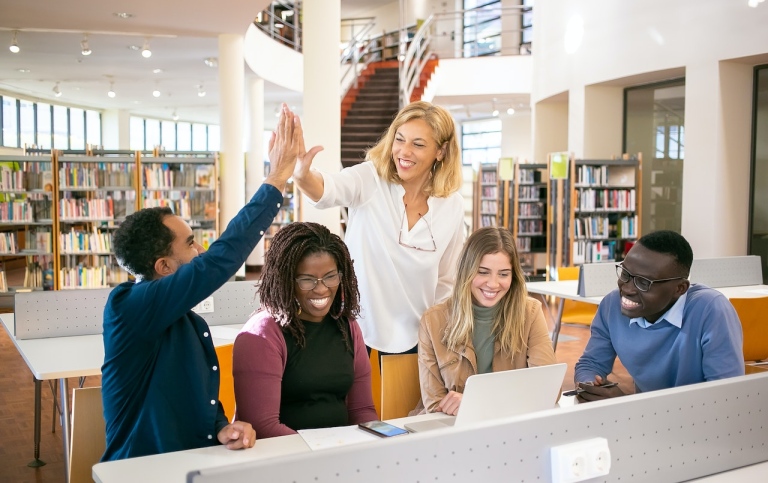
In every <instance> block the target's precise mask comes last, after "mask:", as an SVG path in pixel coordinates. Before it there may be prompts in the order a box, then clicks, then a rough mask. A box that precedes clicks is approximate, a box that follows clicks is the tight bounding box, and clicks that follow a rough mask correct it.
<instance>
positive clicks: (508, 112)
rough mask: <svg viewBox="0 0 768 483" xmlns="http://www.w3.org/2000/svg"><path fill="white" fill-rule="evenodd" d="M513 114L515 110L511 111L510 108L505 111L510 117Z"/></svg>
mask: <svg viewBox="0 0 768 483" xmlns="http://www.w3.org/2000/svg"><path fill="white" fill-rule="evenodd" d="M514 113H515V110H514V109H512V108H511V107H510V108H509V109H507V114H509V115H510V116H511V115H513V114H514Z"/></svg>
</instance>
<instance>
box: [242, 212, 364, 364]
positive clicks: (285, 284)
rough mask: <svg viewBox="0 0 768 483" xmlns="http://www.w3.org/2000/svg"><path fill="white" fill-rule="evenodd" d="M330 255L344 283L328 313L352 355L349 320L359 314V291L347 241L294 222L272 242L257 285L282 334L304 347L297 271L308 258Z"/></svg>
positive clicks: (315, 226)
mask: <svg viewBox="0 0 768 483" xmlns="http://www.w3.org/2000/svg"><path fill="white" fill-rule="evenodd" d="M317 253H327V254H329V255H330V256H331V257H333V259H334V261H335V262H336V267H337V269H338V271H339V272H341V274H342V277H341V284H340V285H339V289H338V290H337V291H336V296H335V298H334V300H333V303H332V304H331V308H330V311H329V313H330V314H331V316H332V317H333V318H334V319H336V323H337V324H338V326H339V329H340V330H341V333H342V334H343V336H344V343H345V345H346V346H347V350H349V351H350V352H353V350H352V344H351V342H350V339H349V335H348V334H349V322H348V320H349V319H350V318H353V317H357V316H358V315H359V314H360V292H359V291H358V288H357V277H356V276H355V271H354V269H353V267H352V264H353V262H352V258H351V257H350V256H349V251H348V250H347V246H346V245H345V244H344V242H343V241H342V240H341V238H339V236H338V235H334V234H333V233H331V232H330V230H328V228H326V227H325V226H323V225H320V224H317V223H311V222H295V223H291V224H289V225H287V226H285V227H283V228H282V229H281V230H280V231H278V232H277V234H276V235H275V236H274V238H273V239H272V243H271V244H270V246H269V251H267V254H266V256H265V258H264V267H263V270H262V273H261V280H260V282H259V285H258V289H257V290H258V293H259V297H260V300H261V308H262V309H263V310H267V311H269V312H270V313H271V314H272V316H273V317H274V318H275V320H276V321H277V323H278V324H280V326H281V327H282V328H283V332H287V333H289V334H290V335H291V336H292V337H293V338H294V340H295V341H296V344H297V345H298V346H299V347H302V348H303V347H304V346H305V344H306V338H305V336H304V322H302V321H301V319H299V314H298V310H297V309H298V306H297V303H296V290H297V288H296V282H295V279H296V269H297V267H298V266H299V263H300V262H301V261H302V260H303V259H304V258H305V257H307V256H309V255H314V254H317Z"/></svg>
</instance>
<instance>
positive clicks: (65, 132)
mask: <svg viewBox="0 0 768 483" xmlns="http://www.w3.org/2000/svg"><path fill="white" fill-rule="evenodd" d="M53 148H54V149H69V119H67V108H66V107H64V106H53Z"/></svg>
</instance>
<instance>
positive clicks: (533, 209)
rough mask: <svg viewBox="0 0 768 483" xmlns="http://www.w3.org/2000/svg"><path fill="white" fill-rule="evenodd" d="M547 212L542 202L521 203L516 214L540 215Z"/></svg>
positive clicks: (526, 215) (525, 215)
mask: <svg viewBox="0 0 768 483" xmlns="http://www.w3.org/2000/svg"><path fill="white" fill-rule="evenodd" d="M546 213H547V208H546V207H545V206H544V203H521V204H520V206H519V207H518V216H524V217H529V218H530V217H533V216H536V217H541V216H544V215H545V214H546Z"/></svg>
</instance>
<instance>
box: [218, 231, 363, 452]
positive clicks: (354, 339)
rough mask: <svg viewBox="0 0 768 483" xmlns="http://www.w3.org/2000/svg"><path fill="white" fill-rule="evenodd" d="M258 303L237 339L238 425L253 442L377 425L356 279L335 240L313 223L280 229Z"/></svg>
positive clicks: (338, 240) (342, 247)
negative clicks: (246, 427)
mask: <svg viewBox="0 0 768 483" xmlns="http://www.w3.org/2000/svg"><path fill="white" fill-rule="evenodd" d="M259 296H260V299H261V308H260V309H259V311H258V312H256V313H255V314H254V315H253V316H252V317H251V319H250V320H249V321H248V322H247V323H246V324H245V327H243V330H242V331H241V332H240V334H239V335H238V336H237V339H236V340H235V347H234V356H233V358H234V359H233V370H232V372H233V375H234V379H235V400H236V402H237V412H236V416H235V418H236V419H237V420H240V421H247V422H249V423H251V425H253V428H254V429H255V430H256V435H257V437H259V438H269V437H272V436H283V435H286V434H293V433H295V432H296V431H297V430H299V429H307V428H328V427H332V426H345V425H348V424H357V423H362V422H365V421H371V420H375V419H378V417H377V416H376V411H375V409H374V407H373V399H372V396H371V366H370V362H369V360H368V354H367V351H366V348H365V343H364V342H363V337H362V334H361V332H360V327H359V326H358V325H357V322H356V320H355V317H356V316H357V315H358V313H359V311H360V306H359V299H360V294H359V292H358V289H357V277H355V272H354V270H353V269H352V260H351V259H350V257H349V252H348V251H347V246H346V245H345V244H344V242H343V241H341V238H339V237H338V236H337V235H334V234H332V233H331V232H330V231H329V230H328V229H327V228H326V227H324V226H322V225H318V224H317V223H292V224H290V225H288V226H286V227H284V228H283V229H282V230H280V231H279V232H278V233H277V234H276V235H275V237H274V238H273V239H272V244H271V246H270V248H269V251H268V252H267V255H266V259H265V261H264V269H263V271H262V276H261V283H260V286H259Z"/></svg>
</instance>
